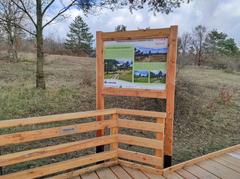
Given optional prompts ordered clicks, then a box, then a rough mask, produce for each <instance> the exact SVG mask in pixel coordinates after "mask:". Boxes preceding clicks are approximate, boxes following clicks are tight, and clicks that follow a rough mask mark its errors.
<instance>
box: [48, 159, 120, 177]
mask: <svg viewBox="0 0 240 179" xmlns="http://www.w3.org/2000/svg"><path fill="white" fill-rule="evenodd" d="M114 165H117V161H109V162H104V163H100V164H96V165H93V166H89V167H85V168H82V169H78V170H73V171H71V172H66V173H63V174H60V175H56V176H53V177H50V178H48V179H66V178H72V177H74V176H79V175H82V174H86V173H90V172H95V171H96V170H98V169H101V168H107V167H111V166H114Z"/></svg>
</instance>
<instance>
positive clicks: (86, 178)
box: [81, 172, 99, 179]
mask: <svg viewBox="0 0 240 179" xmlns="http://www.w3.org/2000/svg"><path fill="white" fill-rule="evenodd" d="M81 179H99V177H98V176H97V174H96V173H95V172H91V173H86V174H83V175H81Z"/></svg>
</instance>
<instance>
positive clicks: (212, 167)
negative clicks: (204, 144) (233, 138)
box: [197, 160, 240, 179]
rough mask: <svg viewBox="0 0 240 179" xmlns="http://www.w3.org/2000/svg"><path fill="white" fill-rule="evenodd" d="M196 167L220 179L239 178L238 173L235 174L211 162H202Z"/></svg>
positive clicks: (239, 174)
mask: <svg viewBox="0 0 240 179" xmlns="http://www.w3.org/2000/svg"><path fill="white" fill-rule="evenodd" d="M197 165H198V166H200V167H202V168H204V169H205V170H207V171H209V172H211V173H213V174H214V175H216V176H218V177H220V178H231V179H239V178H240V173H237V172H236V171H234V170H232V169H230V168H227V167H225V166H224V165H221V164H219V163H217V162H215V161H213V160H206V161H202V162H200V163H198V164H197Z"/></svg>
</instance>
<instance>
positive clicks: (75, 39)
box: [65, 16, 93, 55]
mask: <svg viewBox="0 0 240 179" xmlns="http://www.w3.org/2000/svg"><path fill="white" fill-rule="evenodd" d="M69 29H70V31H69V33H68V34H67V39H66V42H65V48H66V49H69V50H71V51H72V52H73V53H75V54H78V55H79V54H90V52H91V50H92V43H93V35H92V34H91V33H90V32H89V27H88V25H87V24H86V23H85V22H84V21H83V19H82V18H81V17H80V16H77V17H76V18H75V20H74V21H73V22H72V23H71V24H70V27H69Z"/></svg>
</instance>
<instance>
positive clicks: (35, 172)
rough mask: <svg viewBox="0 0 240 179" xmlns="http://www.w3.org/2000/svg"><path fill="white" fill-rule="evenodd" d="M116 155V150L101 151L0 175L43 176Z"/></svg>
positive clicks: (5, 177) (23, 178)
mask: <svg viewBox="0 0 240 179" xmlns="http://www.w3.org/2000/svg"><path fill="white" fill-rule="evenodd" d="M116 156H117V151H110V152H102V153H98V154H92V155H88V156H84V157H80V158H76V159H71V160H67V161H63V162H58V163H54V164H49V165H45V166H42V167H37V168H33V169H28V170H24V171H21V172H16V173H12V174H8V175H3V176H1V179H13V178H18V179H26V178H37V177H40V176H45V175H49V174H54V173H57V172H60V171H65V170H68V169H72V168H76V167H80V166H84V165H88V164H92V163H96V162H99V161H103V160H108V159H112V158H115V157H116Z"/></svg>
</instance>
